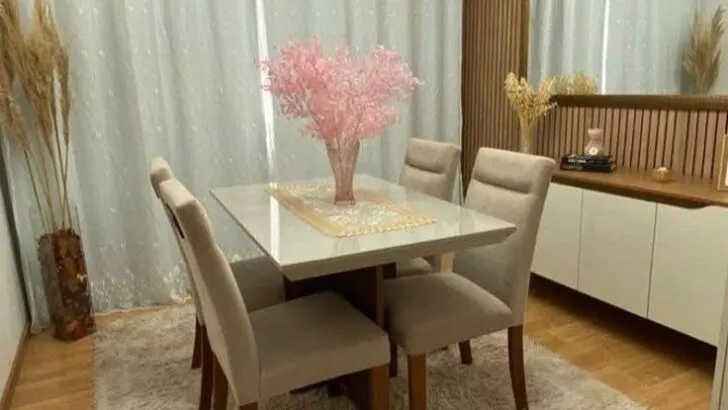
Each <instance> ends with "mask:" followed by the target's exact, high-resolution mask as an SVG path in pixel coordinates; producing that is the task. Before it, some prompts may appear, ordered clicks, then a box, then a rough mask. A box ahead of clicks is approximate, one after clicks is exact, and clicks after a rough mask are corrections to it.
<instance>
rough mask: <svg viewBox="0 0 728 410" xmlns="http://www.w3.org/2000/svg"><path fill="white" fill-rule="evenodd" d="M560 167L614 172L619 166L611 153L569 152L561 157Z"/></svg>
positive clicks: (569, 169)
mask: <svg viewBox="0 0 728 410" xmlns="http://www.w3.org/2000/svg"><path fill="white" fill-rule="evenodd" d="M560 168H561V169H563V170H566V171H587V172H614V170H615V169H616V168H617V166H616V165H615V164H614V160H613V159H612V156H611V155H580V154H569V155H564V156H563V157H561V166H560Z"/></svg>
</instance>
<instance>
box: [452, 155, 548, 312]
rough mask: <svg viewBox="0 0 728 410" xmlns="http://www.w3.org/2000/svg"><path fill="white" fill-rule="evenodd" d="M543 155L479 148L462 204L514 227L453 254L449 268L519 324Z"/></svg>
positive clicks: (542, 195)
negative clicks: (497, 239) (499, 303)
mask: <svg viewBox="0 0 728 410" xmlns="http://www.w3.org/2000/svg"><path fill="white" fill-rule="evenodd" d="M555 169H556V163H555V162H554V161H553V160H552V159H550V158H546V157H539V156H534V155H527V154H521V153H518V152H512V151H503V150H497V149H490V148H481V149H480V150H479V151H478V156H477V157H476V159H475V166H474V169H473V174H472V177H471V179H470V183H469V185H468V190H467V194H466V196H465V204H464V206H466V207H468V208H471V209H475V210H477V211H480V212H482V213H484V214H486V215H490V216H494V217H496V218H499V219H502V220H505V221H508V222H511V223H513V224H514V225H516V231H515V232H514V233H513V234H512V235H511V236H509V237H508V238H507V239H506V240H505V241H503V242H501V243H499V244H496V245H491V246H486V247H481V248H476V249H470V250H467V251H462V252H458V253H456V255H455V261H454V265H453V270H454V271H455V272H457V273H459V274H461V275H463V276H465V277H467V278H468V279H470V280H472V281H473V282H475V283H477V284H478V285H479V286H481V287H482V288H483V289H485V290H487V291H488V292H490V293H491V294H493V295H494V296H496V297H497V298H499V299H500V300H501V301H502V302H503V303H505V304H506V305H508V307H509V308H510V309H511V311H512V312H513V320H514V323H513V325H520V324H522V323H523V314H524V310H525V306H526V297H527V295H528V282H529V278H530V273H531V262H532V261H533V252H534V249H535V247H536V234H537V233H538V227H539V224H540V222H541V214H542V212H543V204H544V201H545V199H546V193H547V191H548V187H549V184H550V182H551V175H552V174H553V172H554V170H555Z"/></svg>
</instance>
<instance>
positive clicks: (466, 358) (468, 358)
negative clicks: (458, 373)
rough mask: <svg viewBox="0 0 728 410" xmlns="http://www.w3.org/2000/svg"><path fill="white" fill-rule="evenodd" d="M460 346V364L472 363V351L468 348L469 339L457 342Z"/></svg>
mask: <svg viewBox="0 0 728 410" xmlns="http://www.w3.org/2000/svg"><path fill="white" fill-rule="evenodd" d="M458 347H459V348H460V362H461V363H462V364H473V351H472V350H471V349H470V340H466V341H464V342H460V343H458Z"/></svg>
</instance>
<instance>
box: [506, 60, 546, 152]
mask: <svg viewBox="0 0 728 410" xmlns="http://www.w3.org/2000/svg"><path fill="white" fill-rule="evenodd" d="M552 81H553V79H551V78H547V79H544V80H542V81H541V83H539V85H538V87H537V88H535V89H534V88H533V87H531V84H529V83H528V81H527V80H526V79H525V78H520V79H519V78H518V77H517V76H516V75H515V74H514V73H508V76H506V81H505V90H506V95H507V96H508V101H510V103H511V108H513V110H514V111H515V112H516V115H517V116H518V124H519V127H520V131H521V152H525V153H528V154H530V153H531V148H532V142H533V132H534V125H535V123H536V120H537V119H538V118H539V117H542V116H544V115H546V113H547V112H548V111H549V110H550V109H552V108H554V107H555V106H556V104H555V103H552V102H551V86H552Z"/></svg>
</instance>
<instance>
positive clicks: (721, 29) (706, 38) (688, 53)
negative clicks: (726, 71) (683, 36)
mask: <svg viewBox="0 0 728 410" xmlns="http://www.w3.org/2000/svg"><path fill="white" fill-rule="evenodd" d="M724 15H725V9H724V8H723V6H719V7H718V8H717V9H716V10H715V13H713V18H712V19H711V21H710V25H706V24H704V23H702V22H701V18H700V12H699V11H698V10H696V11H695V14H694V15H693V23H692V26H691V28H690V39H689V40H688V44H687V47H686V48H685V52H684V55H683V64H682V65H683V69H684V70H685V72H686V73H687V74H688V75H689V76H690V77H691V78H692V81H693V87H694V89H695V92H696V93H698V94H707V93H708V92H710V90H711V89H712V88H713V86H714V85H715V82H716V80H717V79H718V75H719V73H720V60H721V50H720V43H721V40H722V39H723V34H724V33H725V20H724Z"/></svg>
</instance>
